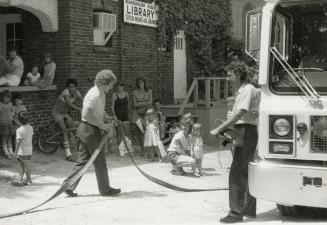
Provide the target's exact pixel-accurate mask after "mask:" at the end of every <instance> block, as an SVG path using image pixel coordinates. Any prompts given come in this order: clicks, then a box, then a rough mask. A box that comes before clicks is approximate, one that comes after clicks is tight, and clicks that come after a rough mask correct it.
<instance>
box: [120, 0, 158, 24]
mask: <svg viewBox="0 0 327 225" xmlns="http://www.w3.org/2000/svg"><path fill="white" fill-rule="evenodd" d="M158 11H159V7H158V6H157V5H155V4H148V3H145V2H139V1H135V0H124V22H125V23H133V24H138V25H143V26H149V27H157V21H158Z"/></svg>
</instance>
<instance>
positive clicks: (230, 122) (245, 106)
mask: <svg viewBox="0 0 327 225" xmlns="http://www.w3.org/2000/svg"><path fill="white" fill-rule="evenodd" d="M226 70H227V75H228V76H229V78H230V80H231V82H232V83H233V86H234V90H237V91H236V94H235V98H234V104H233V109H232V112H231V115H230V117H229V118H228V119H227V120H226V121H225V122H223V123H222V124H221V125H219V126H218V127H217V128H215V129H213V130H211V131H210V133H211V134H212V135H220V134H221V133H223V131H224V130H226V129H227V128H230V127H233V128H234V129H236V130H237V131H238V134H239V135H238V137H237V138H236V139H234V140H233V152H234V154H233V162H232V165H231V169H230V174H229V208H230V211H229V213H228V215H227V216H226V217H224V218H222V219H220V222H223V223H236V222H242V221H243V216H248V217H255V216H256V199H255V198H254V197H252V196H251V195H250V193H249V190H248V163H249V162H250V161H251V160H253V157H254V154H255V151H256V146H257V141H258V132H257V120H258V108H259V102H260V92H259V91H258V90H257V89H256V88H255V87H254V86H253V84H251V74H250V73H249V71H250V70H249V69H248V67H247V65H246V64H245V63H243V62H239V61H235V62H232V63H231V64H229V65H228V66H227V68H226Z"/></svg>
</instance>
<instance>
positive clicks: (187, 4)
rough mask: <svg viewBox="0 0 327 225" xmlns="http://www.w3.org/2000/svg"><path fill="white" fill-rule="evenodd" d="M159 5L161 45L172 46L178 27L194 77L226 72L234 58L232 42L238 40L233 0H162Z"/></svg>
mask: <svg viewBox="0 0 327 225" xmlns="http://www.w3.org/2000/svg"><path fill="white" fill-rule="evenodd" d="M157 4H158V5H159V8H160V10H159V21H158V40H159V44H160V45H161V46H163V45H165V46H168V47H169V48H172V47H173V44H174V41H173V38H174V36H175V35H176V33H177V30H184V32H185V35H186V37H187V45H188V50H189V54H190V56H191V59H192V63H193V66H194V71H191V73H192V76H217V75H218V74H222V71H224V70H223V68H224V67H225V66H226V64H228V63H229V62H230V60H231V59H232V58H231V57H230V56H231V52H232V51H233V49H232V48H230V45H232V43H234V41H235V40H233V39H232V38H231V31H230V28H231V25H232V24H231V6H230V0H159V1H157ZM243 49H244V47H243V46H242V50H243ZM240 51H241V50H240Z"/></svg>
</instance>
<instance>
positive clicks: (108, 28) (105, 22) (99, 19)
mask: <svg viewBox="0 0 327 225" xmlns="http://www.w3.org/2000/svg"><path fill="white" fill-rule="evenodd" d="M115 31H116V15H115V14H111V13H108V12H94V13H93V43H94V45H96V46H108V45H109V44H110V42H109V41H110V40H111V36H112V34H113V33H114V32H115Z"/></svg>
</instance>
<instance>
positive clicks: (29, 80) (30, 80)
mask: <svg viewBox="0 0 327 225" xmlns="http://www.w3.org/2000/svg"><path fill="white" fill-rule="evenodd" d="M40 77H41V75H40V73H39V67H38V66H37V65H34V66H33V67H32V71H31V72H29V73H28V74H27V75H26V80H25V82H24V84H25V85H26V86H31V85H34V84H35V83H36V81H38V80H39V79H40Z"/></svg>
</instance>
